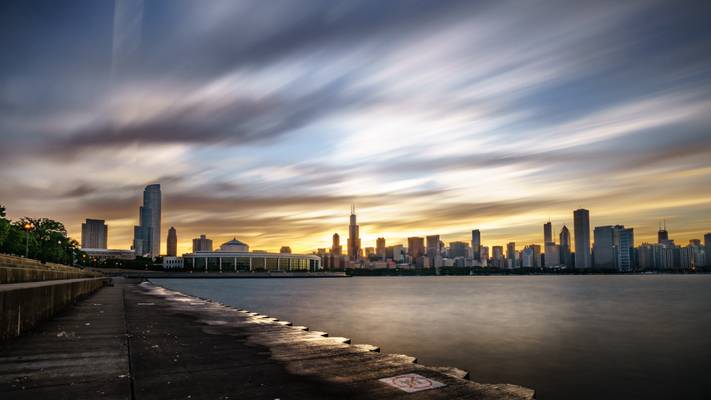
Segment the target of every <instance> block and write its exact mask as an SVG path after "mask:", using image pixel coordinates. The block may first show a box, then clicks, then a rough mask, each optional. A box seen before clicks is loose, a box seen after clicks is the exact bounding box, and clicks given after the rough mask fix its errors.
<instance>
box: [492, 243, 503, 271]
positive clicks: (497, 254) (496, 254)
mask: <svg viewBox="0 0 711 400" xmlns="http://www.w3.org/2000/svg"><path fill="white" fill-rule="evenodd" d="M491 266H492V267H497V268H504V267H505V266H506V258H505V257H504V247H503V246H494V247H492V249H491Z"/></svg>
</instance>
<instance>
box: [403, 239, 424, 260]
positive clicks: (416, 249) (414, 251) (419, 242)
mask: <svg viewBox="0 0 711 400" xmlns="http://www.w3.org/2000/svg"><path fill="white" fill-rule="evenodd" d="M407 255H408V256H410V257H411V258H412V259H413V260H415V259H417V257H422V256H424V255H425V239H424V238H421V237H409V238H407Z"/></svg>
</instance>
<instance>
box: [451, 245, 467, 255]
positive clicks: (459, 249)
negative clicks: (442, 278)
mask: <svg viewBox="0 0 711 400" xmlns="http://www.w3.org/2000/svg"><path fill="white" fill-rule="evenodd" d="M467 253H469V243H467V242H450V243H449V257H451V258H455V257H466V256H467Z"/></svg>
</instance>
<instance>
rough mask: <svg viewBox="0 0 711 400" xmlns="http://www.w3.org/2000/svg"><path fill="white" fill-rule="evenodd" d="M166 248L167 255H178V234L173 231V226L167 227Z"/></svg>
mask: <svg viewBox="0 0 711 400" xmlns="http://www.w3.org/2000/svg"><path fill="white" fill-rule="evenodd" d="M167 249H168V251H167V252H166V254H167V255H168V257H175V256H177V255H178V235H177V233H176V232H175V228H173V227H172V226H171V227H170V229H168V243H167Z"/></svg>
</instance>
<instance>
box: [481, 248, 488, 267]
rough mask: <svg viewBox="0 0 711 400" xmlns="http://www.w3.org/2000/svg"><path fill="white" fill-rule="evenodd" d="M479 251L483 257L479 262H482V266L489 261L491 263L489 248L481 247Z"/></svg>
mask: <svg viewBox="0 0 711 400" xmlns="http://www.w3.org/2000/svg"><path fill="white" fill-rule="evenodd" d="M479 249H480V251H479V254H480V255H481V257H480V260H479V261H481V262H482V265H484V264H485V263H486V262H487V261H489V246H481V247H479Z"/></svg>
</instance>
